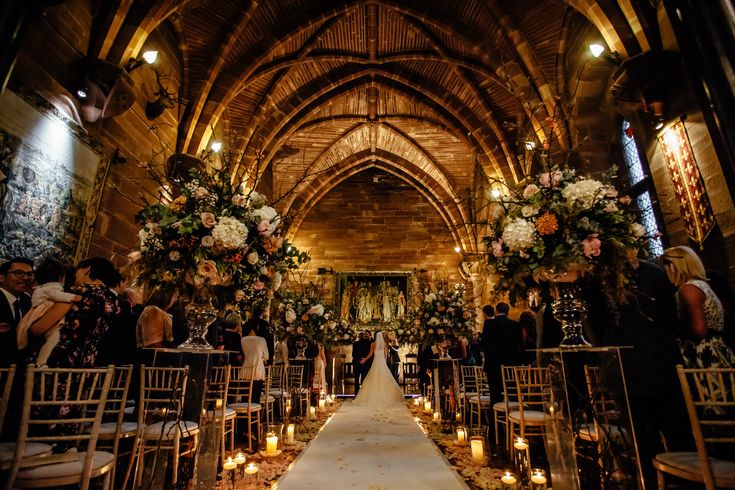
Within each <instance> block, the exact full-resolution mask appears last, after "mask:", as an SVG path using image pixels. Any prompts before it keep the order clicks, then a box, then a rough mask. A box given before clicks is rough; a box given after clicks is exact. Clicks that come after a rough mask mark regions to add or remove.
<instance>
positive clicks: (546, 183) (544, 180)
mask: <svg viewBox="0 0 735 490" xmlns="http://www.w3.org/2000/svg"><path fill="white" fill-rule="evenodd" d="M538 183H539V184H541V185H542V186H543V187H550V186H551V177H550V176H549V172H544V173H542V174H539V176H538Z"/></svg>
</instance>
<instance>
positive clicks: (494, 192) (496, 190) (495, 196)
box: [490, 189, 500, 199]
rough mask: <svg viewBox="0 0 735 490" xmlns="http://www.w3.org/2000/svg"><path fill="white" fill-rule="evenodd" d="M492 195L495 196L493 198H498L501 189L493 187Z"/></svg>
mask: <svg viewBox="0 0 735 490" xmlns="http://www.w3.org/2000/svg"><path fill="white" fill-rule="evenodd" d="M490 195H491V196H493V199H497V198H499V197H500V190H499V189H492V190H491V191H490Z"/></svg>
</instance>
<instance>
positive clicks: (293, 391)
mask: <svg viewBox="0 0 735 490" xmlns="http://www.w3.org/2000/svg"><path fill="white" fill-rule="evenodd" d="M287 373H288V374H287V377H286V379H287V389H288V392H289V394H290V396H291V400H292V401H293V402H294V403H298V404H299V410H300V413H302V414H304V413H306V411H307V410H308V409H309V401H310V400H309V389H308V388H307V387H306V386H305V384H306V383H305V382H304V366H294V365H289V366H288V371H287Z"/></svg>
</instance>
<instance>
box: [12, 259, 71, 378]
mask: <svg viewBox="0 0 735 490" xmlns="http://www.w3.org/2000/svg"><path fill="white" fill-rule="evenodd" d="M65 274H66V267H65V266H64V264H62V263H61V262H59V261H58V260H56V259H53V258H47V259H45V260H43V261H42V262H41V263H40V264H39V265H38V267H36V271H35V275H36V283H37V284H38V286H36V287H35V288H34V290H33V296H32V297H31V303H32V307H31V309H30V310H28V313H27V314H26V315H25V316H24V317H23V319H22V320H21V322H20V323H19V324H18V348H19V349H25V348H26V346H27V345H28V341H29V335H28V334H29V329H30V327H31V325H32V324H33V322H34V321H35V320H37V319H38V318H41V317H42V316H43V314H44V313H45V312H46V311H48V310H49V308H51V307H52V306H53V305H54V304H56V303H74V302H78V301H81V299H82V297H81V296H79V295H78V294H74V293H67V292H65V291H64V276H65ZM69 306H70V307H71V305H69ZM60 328H61V322H59V323H57V324H56V325H53V326H52V327H51V328H49V329H48V330H47V331H46V332H45V333H44V335H43V336H42V337H41V338H38V339H36V341H34V339H33V335H31V339H30V340H31V343H32V344H34V345H32V346H30V348H29V350H30V351H32V352H31V355H30V357H31V360H32V361H34V362H36V363H37V364H38V365H45V364H46V359H48V356H49V354H50V353H51V351H52V350H53V349H54V347H56V344H57V343H58V342H59V329H60Z"/></svg>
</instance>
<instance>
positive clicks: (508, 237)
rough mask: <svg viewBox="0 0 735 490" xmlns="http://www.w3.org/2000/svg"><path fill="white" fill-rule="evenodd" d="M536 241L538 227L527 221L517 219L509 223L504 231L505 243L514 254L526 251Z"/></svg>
mask: <svg viewBox="0 0 735 490" xmlns="http://www.w3.org/2000/svg"><path fill="white" fill-rule="evenodd" d="M535 240H536V227H535V226H534V224H533V223H531V222H529V221H526V220H525V219H521V218H517V219H514V220H513V221H511V222H510V223H508V224H507V225H506V226H505V230H503V243H504V244H505V245H506V246H507V247H508V248H509V249H510V251H512V252H518V251H521V250H526V249H528V248H531V247H532V246H533V242H534V241H535Z"/></svg>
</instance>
